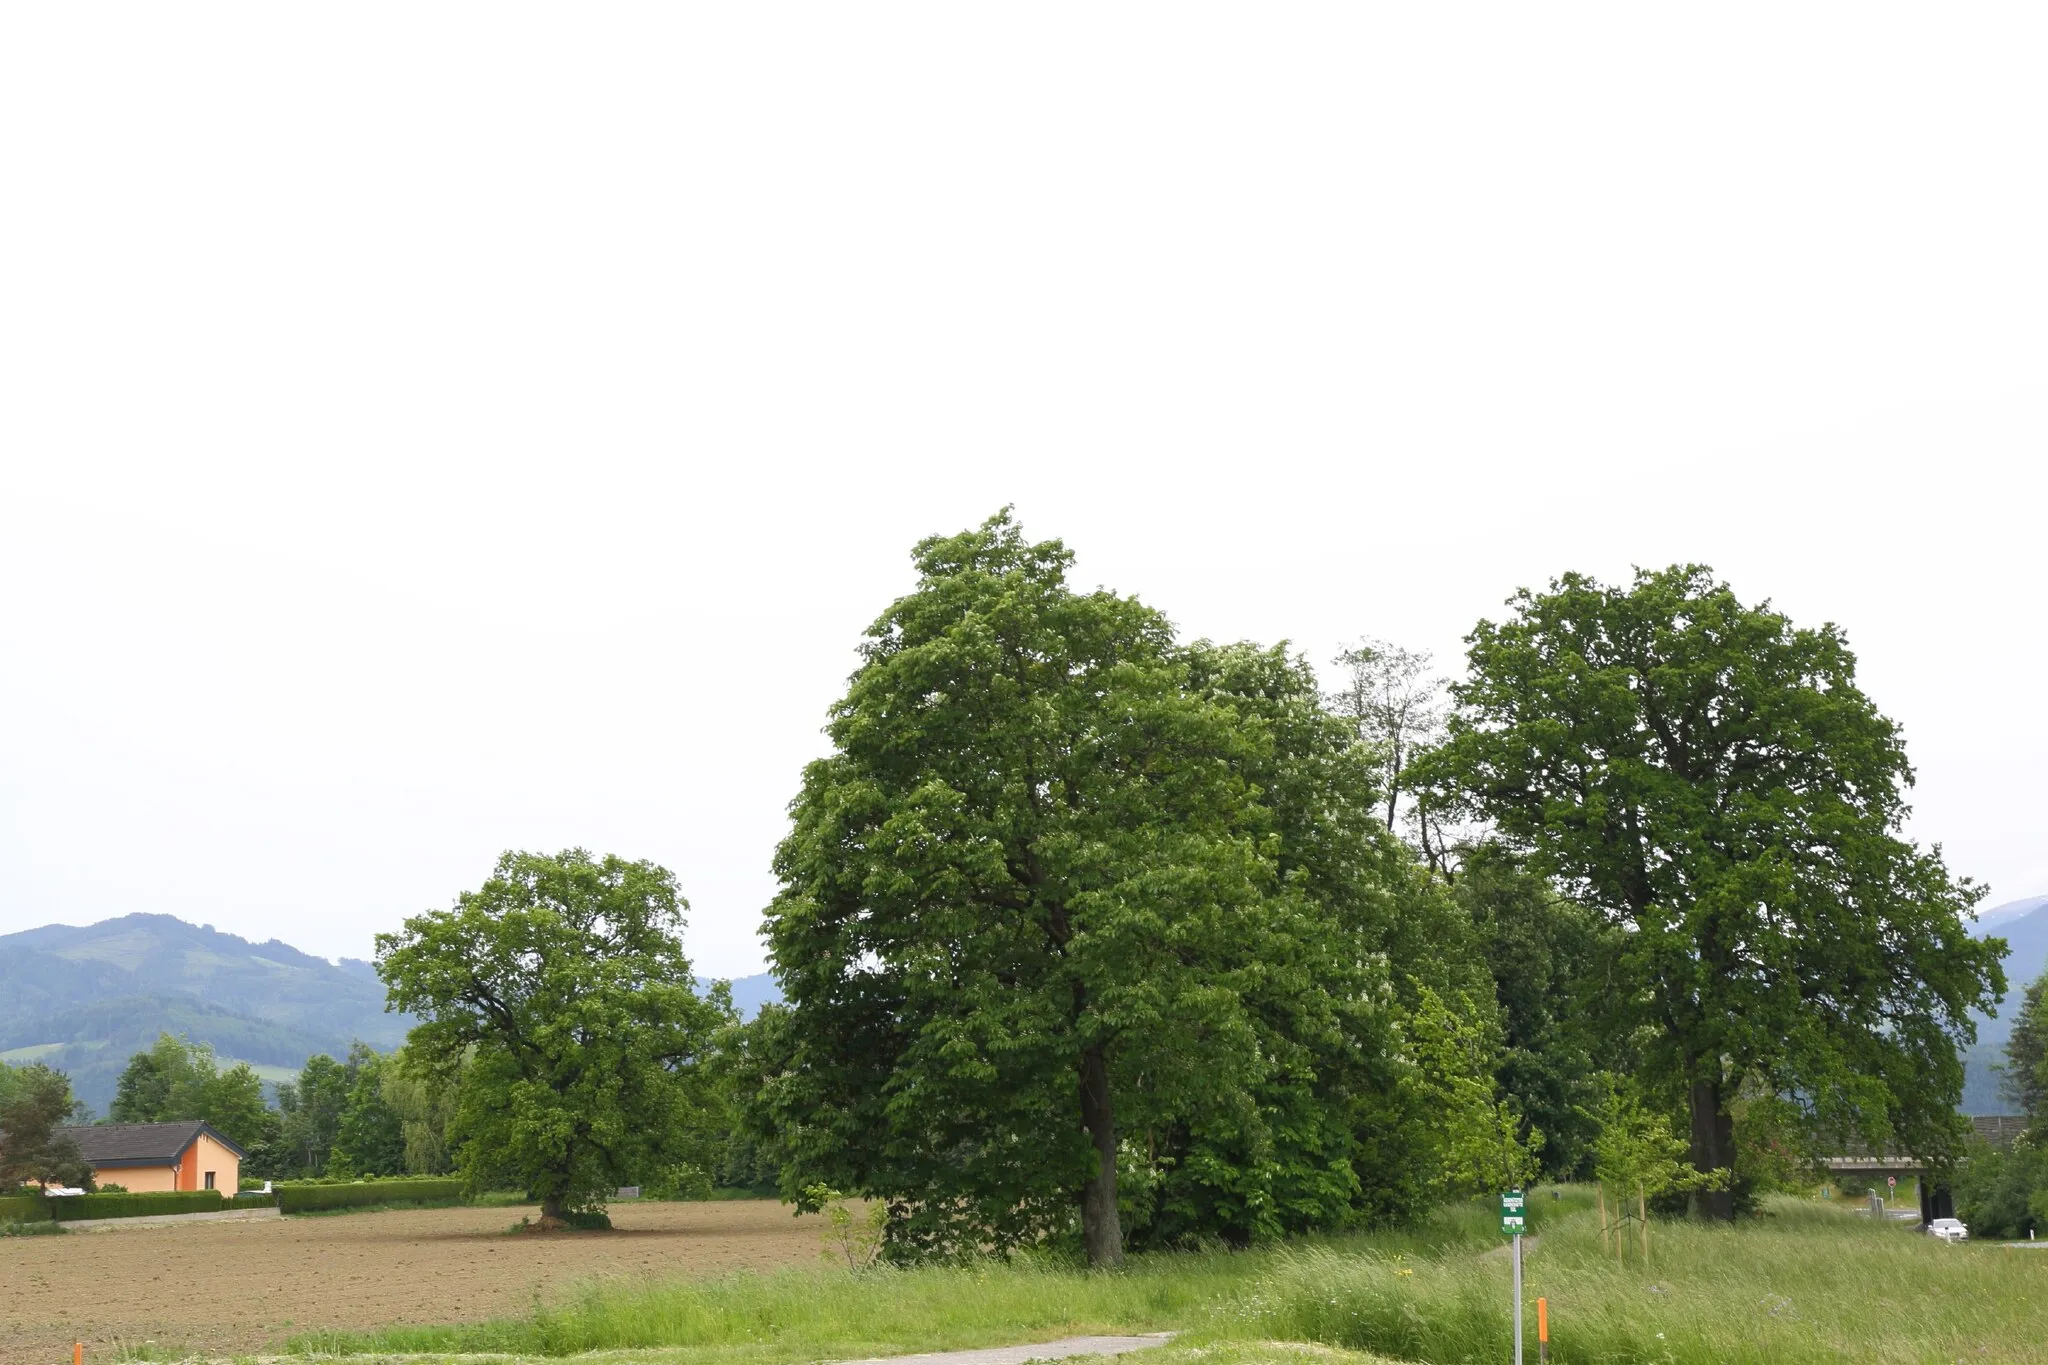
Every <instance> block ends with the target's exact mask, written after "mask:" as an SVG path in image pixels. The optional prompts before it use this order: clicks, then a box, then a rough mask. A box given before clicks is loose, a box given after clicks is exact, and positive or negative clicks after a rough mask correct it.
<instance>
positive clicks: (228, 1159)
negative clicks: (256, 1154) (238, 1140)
mask: <svg viewBox="0 0 2048 1365" xmlns="http://www.w3.org/2000/svg"><path fill="white" fill-rule="evenodd" d="M180 1164H181V1166H182V1168H183V1169H184V1170H185V1171H189V1172H191V1176H190V1178H191V1181H192V1183H191V1184H189V1185H187V1186H185V1187H184V1188H185V1189H188V1190H203V1189H205V1188H206V1172H208V1171H212V1172H213V1187H214V1188H215V1189H217V1190H219V1191H220V1192H221V1195H222V1197H224V1198H227V1199H233V1198H234V1197H235V1191H236V1190H239V1189H240V1188H242V1159H241V1158H240V1157H238V1156H236V1155H235V1154H234V1153H233V1152H231V1151H229V1150H228V1149H227V1148H226V1147H223V1146H222V1145H221V1144H220V1143H218V1142H215V1141H214V1140H213V1139H212V1138H210V1137H208V1136H207V1135H206V1134H204V1133H201V1134H200V1135H199V1140H198V1141H197V1142H195V1143H193V1144H192V1145H191V1146H190V1147H187V1148H186V1149H185V1154H184V1156H183V1157H182V1158H180Z"/></svg>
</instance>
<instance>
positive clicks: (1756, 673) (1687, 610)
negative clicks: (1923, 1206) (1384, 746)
mask: <svg viewBox="0 0 2048 1365" xmlns="http://www.w3.org/2000/svg"><path fill="white" fill-rule="evenodd" d="M1511 605H1512V607H1513V609H1514V615H1513V616H1512V618H1510V619H1509V620H1507V621H1506V622H1504V623H1498V624H1497V623H1494V622H1491V621H1482V622H1481V623H1480V624H1479V625H1478V626H1477V627H1476V628H1475V629H1474V631H1473V633H1472V634H1471V636H1469V637H1468V639H1469V644H1470V652H1469V664H1470V670H1469V680H1468V681H1466V682H1465V683H1463V684H1460V685H1458V686H1456V687H1454V688H1453V694H1454V697H1455V699H1456V701H1457V708H1458V709H1457V713H1456V714H1455V715H1454V716H1453V718H1452V720H1451V723H1450V737H1449V739H1448V740H1447V742H1446V743H1445V745H1444V746H1443V747H1442V748H1441V749H1439V750H1437V751H1436V752H1435V753H1434V754H1432V755H1429V756H1427V758H1426V759H1424V760H1422V761H1420V764H1419V766H1420V767H1421V768H1422V769H1423V770H1424V773H1423V775H1422V778H1420V779H1418V780H1426V781H1427V782H1428V783H1429V784H1430V785H1431V786H1432V787H1434V788H1435V789H1436V790H1437V791H1438V792H1441V793H1446V794H1448V795H1449V796H1450V797H1453V798H1455V799H1456V800H1458V801H1461V802H1462V803H1463V805H1464V808H1465V809H1467V810H1468V811H1469V812H1471V813H1473V814H1476V815H1478V816H1481V817H1483V818H1485V819H1487V820H1489V821H1491V822H1492V823H1493V825H1494V827H1495V828H1496V830H1497V831H1498V833H1499V835H1500V837H1501V838H1502V839H1503V840H1504V841H1506V842H1508V843H1509V844H1510V845H1511V846H1512V847H1514V848H1515V849H1517V850H1518V851H1520V852H1523V853H1525V854H1526V855H1527V856H1528V857H1529V859H1530V865H1531V867H1532V869H1533V870H1535V871H1538V872H1540V873H1544V874H1548V875H1552V876H1555V877H1556V878H1558V879H1559V881H1560V883H1561V885H1562V887H1563V888H1564V889H1565V890H1566V891H1567V892H1568V893H1570V894H1571V895H1572V896H1573V897H1574V898H1575V899H1577V900H1579V901H1580V902H1581V903H1582V904H1585V905H1586V906H1588V907H1590V908H1592V909H1594V910H1596V911H1597V912H1598V913H1599V914H1600V915H1601V916H1602V917H1603V918H1604V919H1605V920H1606V921H1607V922H1608V923H1609V924H1611V925H1613V926H1615V927H1616V928H1618V929H1621V930H1623V931H1624V932H1621V933H1618V934H1616V935H1614V936H1612V938H1611V939H1609V940H1607V944H1608V948H1607V952H1606V954H1605V955H1604V959H1603V961H1602V962H1601V964H1600V971H1601V973H1602V975H1603V976H1604V977H1605V978H1606V979H1607V980H1608V981H1609V982H1610V983H1611V988H1610V990H1609V991H1608V994H1607V997H1606V998H1607V1003H1608V1006H1609V1007H1608V1008H1607V1009H1606V1010H1604V1011H1603V1012H1602V1013H1603V1022H1604V1023H1606V1025H1607V1026H1608V1029H1609V1032H1610V1036H1613V1037H1629V1038H1631V1040H1632V1042H1633V1043H1634V1044H1635V1045H1638V1046H1640V1047H1641V1048H1642V1049H1643V1060H1644V1062H1645V1063H1646V1066H1645V1067H1644V1071H1645V1072H1646V1074H1653V1075H1659V1076H1669V1077H1673V1078H1675V1079H1676V1080H1677V1081H1678V1082H1679V1083H1680V1084H1682V1085H1684V1086H1685V1087H1686V1096H1685V1097H1686V1098H1687V1099H1689V1101H1690V1103H1691V1104H1692V1105H1693V1107H1694V1109H1695V1112H1696V1114H1697V1115H1698V1116H1699V1117H1698V1118H1697V1119H1696V1121H1695V1123H1694V1125H1693V1128H1694V1132H1695V1134H1696V1135H1697V1137H1698V1142H1699V1144H1700V1145H1699V1149H1698V1150H1695V1151H1694V1152H1693V1154H1692V1155H1693V1160H1694V1163H1695V1165H1696V1166H1697V1167H1700V1168H1702V1169H1705V1168H1714V1167H1720V1166H1724V1165H1726V1164H1727V1160H1728V1159H1729V1158H1730V1156H1732V1145H1733V1136H1732V1122H1731V1118H1730V1116H1729V1114H1728V1110H1727V1100H1728V1099H1730V1098H1732V1096H1733V1095H1734V1094H1735V1093H1737V1092H1738V1091H1739V1090H1741V1089H1743V1088H1744V1087H1745V1086H1749V1087H1756V1088H1760V1089H1762V1090H1767V1091H1769V1092H1771V1093H1773V1094H1778V1095H1783V1096H1788V1097H1794V1096H1796V1097H1802V1098H1803V1099H1804V1100H1805V1101H1806V1102H1807V1103H1808V1104H1809V1105H1810V1106H1811V1112H1810V1118H1811V1120H1812V1127H1813V1128H1814V1129H1815V1130H1817V1131H1828V1132H1834V1133H1849V1132H1854V1133H1859V1134H1861V1135H1862V1136H1864V1137H1865V1139H1866V1140H1868V1141H1872V1142H1879V1141H1883V1140H1886V1139H1887V1138H1893V1139H1896V1140H1897V1141H1899V1142H1901V1143H1903V1144H1904V1145H1905V1146H1907V1147H1908V1148H1909V1149H1911V1150H1913V1151H1915V1152H1917V1153H1918V1154H1920V1155H1922V1156H1925V1157H1928V1158H1929V1159H1933V1160H1939V1159H1941V1158H1942V1157H1943V1156H1945V1155H1947V1154H1950V1153H1953V1152H1954V1151H1955V1149H1956V1148H1955V1144H1956V1143H1957V1141H1958V1140H1959V1134H1960V1127H1959V1123H1958V1120H1957V1118H1956V1116H1955V1112H1954V1106H1955V1103H1956V1100H1957V1097H1958V1095H1959V1093H1960V1089H1961V1085H1962V1068H1961V1064H1960V1062H1959V1061H1958V1059H1957V1044H1958V1042H1959V1041H1963V1042H1966V1041H1967V1040H1968V1039H1969V1038H1970V1037H1972V1036H1973V1028H1972V1025H1971V1023H1970V1020H1969V1014H1970V1011H1972V1010H1974V1009H1980V1008H1984V1007H1987V1006H1989V1005H1990V1004H1991V1003H1993V1002H1994V1001H1995V1000H1996V999H1997V997H1998V995H1999V993H2000V992H2001V991H2002V989H2003V986H2004V982H2003V978H2002V975H2001V973H2000V970H1999V967H1998V957H1999V955H2000V953H2001V952H2002V949H2003V945H2002V943H2001V942H2000V941H1999V940H1996V939H1992V940H1982V941H1980V940H1975V939H1972V938H1971V937H1970V936H1969V935H1968V933H1967V932H1965V929H1964V925H1963V915H1964V913H1965V912H1966V911H1968V910H1969V908H1970V907H1971V906H1972V905H1974V904H1975V902H1976V901H1977V900H1978V898H1979V896H1980V895H1981V891H1980V889H1979V888H1977V887H1975V886H1973V885H1971V884H1970V883H1969V882H1968V881H1960V882H1959V881H1956V880H1954V879H1952V878H1951V877H1950V875H1949V873H1948V870H1947V869H1946V867H1945V866H1944V865H1943V863H1942V860H1941V856H1940V853H1939V850H1934V851H1927V850H1923V849H1921V848H1919V847H1917V846H1915V845H1913V844H1912V843H1910V842H1908V841H1906V840H1905V839H1903V838H1902V837H1901V836H1900V834H1899V829H1900V825H1901V822H1902V820H1903V818H1904V816H1905V813H1906V806H1905V803H1904V796H1903V793H1904V788H1905V787H1906V785H1907V784H1908V782H1909V781H1910V779H1911V775H1912V774H1911V769H1910V768H1909V767H1908V765H1907V762H1906V757H1905V749H1904V744H1903V742H1902V740H1901V738H1900V735H1899V732H1898V728H1897V727H1896V726H1895V725H1894V724H1893V723H1892V722H1891V721H1889V720H1887V719H1886V718H1885V717H1884V716H1882V715H1881V714H1879V712H1878V711H1877V709H1876V707H1875V706H1874V705H1872V704H1871V702H1870V700H1869V699H1868V698H1867V697H1865V696H1864V694H1863V693H1862V692H1861V690H1859V689H1858V687H1857V686H1856V678H1855V659H1854V656H1853V655H1852V654H1851V653H1850V651H1849V648H1848V645H1847V643H1846V641H1845V640H1844V638H1843V636H1842V633H1841V632H1840V631H1839V630H1838V629H1836V628H1835V627H1833V626H1824V627H1822V628H1820V629H1818V630H1809V629H1801V628H1798V627H1795V626H1793V625H1792V624H1791V622H1789V621H1788V620H1786V618H1785V617H1783V616H1781V615H1779V614H1778V613H1776V612H1773V611H1771V610H1769V609H1768V608H1751V607H1746V606H1744V605H1743V604H1742V603H1741V602H1739V601H1738V600H1737V599H1736V598H1735V596H1734V594H1733V593H1732V592H1731V591H1730V590H1729V589H1728V588H1727V587H1726V586H1724V585H1722V584H1719V583H1717V582H1715V581H1714V580H1713V577H1712V575H1711V573H1710V572H1709V571H1708V570H1706V569H1702V568H1672V569H1667V570H1662V571H1658V572H1654V573H1651V572H1638V574H1637V575H1636V578H1635V580H1634V582H1633V584H1632V585H1631V586H1629V587H1627V588H1610V587H1606V586H1603V585H1601V584H1599V583H1597V582H1594V581H1593V580H1591V579H1589V578H1586V577H1583V576H1581V575H1577V574H1571V575H1567V576H1566V577H1564V578H1562V579H1560V580H1558V581H1557V582H1556V583H1554V584H1553V585H1552V588H1551V591H1549V592H1548V593H1543V594H1535V593H1530V592H1526V591H1524V592H1521V593H1519V594H1517V595H1516V596H1515V597H1514V598H1513V599H1511ZM1678 1098H1679V1096H1678V1095H1676V1094H1674V1095H1673V1099H1674V1100H1675V1099H1678ZM1711 1202H1712V1204H1713V1207H1715V1209H1716V1210H1717V1211H1721V1212H1727V1211H1728V1210H1729V1209H1730V1208H1732V1202H1731V1199H1730V1198H1729V1197H1727V1196H1721V1197H1718V1198H1717V1199H1715V1200H1713V1201H1711Z"/></svg>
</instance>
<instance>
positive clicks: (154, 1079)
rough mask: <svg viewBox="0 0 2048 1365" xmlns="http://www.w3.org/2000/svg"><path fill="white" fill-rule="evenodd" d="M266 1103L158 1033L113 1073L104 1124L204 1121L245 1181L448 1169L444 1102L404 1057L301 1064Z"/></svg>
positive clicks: (207, 1057) (240, 1069) (239, 1066)
mask: <svg viewBox="0 0 2048 1365" xmlns="http://www.w3.org/2000/svg"><path fill="white" fill-rule="evenodd" d="M275 1093H276V1102H275V1104H272V1103H270V1102H269V1100H268V1098H267V1097H266V1094H265V1086H264V1083H263V1081H262V1079H261V1078H260V1077H259V1076H258V1075H257V1074H256V1072H255V1071H254V1070H253V1069H252V1068H251V1067H250V1066H249V1065H248V1064H247V1063H246V1062H237V1063H235V1064H234V1065H232V1066H228V1067H221V1066H220V1065H219V1063H218V1062H217V1061H216V1059H215V1057H214V1054H213V1050H212V1049H211V1048H210V1047H208V1046H207V1045H205V1044H203V1043H194V1042H191V1041H189V1040H187V1039H184V1038H178V1037H173V1036H171V1035H170V1034H164V1035H163V1036H162V1037H160V1038H158V1039H157V1041H156V1043H155V1045H154V1046H152V1047H151V1048H149V1049H148V1050H146V1051H143V1052H138V1053H136V1054H135V1056H134V1057H132V1058H130V1059H129V1062H128V1065H127V1066H126V1067H125V1068H124V1069H123V1070H122V1072H121V1077H120V1080H119V1082H118V1084H117V1087H116V1089H115V1093H114V1100H113V1103H112V1104H111V1105H110V1106H109V1107H108V1111H107V1119H108V1121H109V1122H113V1123H166V1122H175V1121H181V1120H188V1119H204V1120H205V1121H206V1122H208V1123H210V1124H212V1125H213V1127H214V1128H216V1129H217V1130H219V1131H220V1132H221V1133H222V1134H223V1135H224V1136H226V1137H227V1138H229V1139H230V1140H232V1141H233V1142H234V1143H235V1144H236V1145H238V1146H240V1147H241V1148H243V1150H244V1151H246V1152H247V1153H248V1156H247V1158H246V1159H245V1160H244V1162H243V1164H242V1173H243V1175H244V1177H246V1178H250V1179H257V1180H263V1179H271V1180H276V1179H305V1178H317V1177H327V1176H334V1177H348V1176H365V1175H397V1174H401V1173H404V1174H420V1175H431V1174H442V1173H445V1172H447V1171H448V1170H450V1169H451V1168H452V1167H451V1162H450V1158H449V1154H448V1150H447V1127H448V1108H449V1104H448V1100H447V1098H446V1097H445V1096H444V1095H443V1094H442V1093H441V1091H439V1090H438V1089H437V1088H435V1087H434V1086H432V1085H431V1084H429V1083H428V1082H427V1080H426V1079H425V1078H424V1077H422V1076H421V1075H419V1074H418V1073H417V1069H416V1068H414V1067H413V1066H411V1065H410V1059H409V1058H408V1056H407V1054H406V1053H405V1052H403V1051H400V1052H397V1053H394V1054H391V1055H389V1056H385V1055H380V1054H378V1053H377V1052H375V1051H373V1050H372V1049H371V1048H369V1047H368V1046H367V1045H365V1044H363V1043H356V1044H355V1045H354V1046H352V1047H351V1048H350V1049H349V1051H348V1055H347V1056H346V1057H345V1058H343V1059H341V1060H339V1061H337V1060H335V1059H334V1058H333V1057H330V1056H327V1055H326V1054H324V1053H322V1054H319V1055H316V1056H313V1057H310V1058H308V1059H307V1061H306V1064H305V1066H304V1068H303V1069H301V1070H300V1072H299V1074H298V1076H297V1078H296V1079H295V1080H291V1081H286V1082H284V1083H283V1084H281V1085H279V1086H277V1087H276V1092H275Z"/></svg>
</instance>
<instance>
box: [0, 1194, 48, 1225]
mask: <svg viewBox="0 0 2048 1365" xmlns="http://www.w3.org/2000/svg"><path fill="white" fill-rule="evenodd" d="M55 1216H56V1215H55V1214H53V1213H51V1212H50V1201H49V1199H48V1197H47V1196H45V1195H43V1194H42V1193H40V1192H37V1193H34V1194H0V1223H37V1222H41V1221H43V1220H45V1219H48V1218H54V1217H55Z"/></svg>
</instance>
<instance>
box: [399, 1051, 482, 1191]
mask: <svg viewBox="0 0 2048 1365" xmlns="http://www.w3.org/2000/svg"><path fill="white" fill-rule="evenodd" d="M464 1066H465V1062H464V1061H457V1062H456V1064H455V1070H454V1075H453V1077H452V1078H449V1077H441V1078H437V1077H436V1076H435V1075H434V1074H433V1072H432V1069H431V1068H429V1067H427V1066H425V1065H423V1064H422V1063H421V1062H420V1061H419V1060H418V1059H417V1058H416V1057H414V1056H413V1055H412V1054H411V1053H409V1052H407V1051H406V1050H405V1049H404V1048H400V1049H399V1050H398V1051H397V1052H395V1053H393V1054H392V1055H391V1056H390V1058H389V1059H387V1061H386V1062H385V1065H384V1067H383V1070H382V1080H381V1086H382V1091H381V1093H382V1096H383V1100H384V1103H385V1104H386V1105H387V1106H389V1107H390V1110H391V1113H392V1114H393V1115H394V1116H395V1117H396V1118H397V1120H398V1132H399V1139H400V1143H401V1146H402V1148H403V1151H402V1160H403V1162H404V1165H403V1169H404V1170H405V1171H406V1172H407V1173H409V1174H412V1175H441V1174H444V1173H446V1172H448V1171H451V1170H453V1169H455V1167H454V1161H453V1158H452V1156H451V1155H450V1150H449V1140H450V1133H451V1132H452V1130H453V1128H454V1126H455V1115H456V1111H457V1108H458V1106H459V1105H460V1102H461V1095H462V1072H463V1070H464ZM393 1169H398V1168H393Z"/></svg>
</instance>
